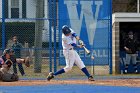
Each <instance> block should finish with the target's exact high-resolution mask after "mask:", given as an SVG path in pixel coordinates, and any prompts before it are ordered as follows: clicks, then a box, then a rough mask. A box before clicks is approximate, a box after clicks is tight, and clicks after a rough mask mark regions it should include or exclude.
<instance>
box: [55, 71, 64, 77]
mask: <svg viewBox="0 0 140 93" xmlns="http://www.w3.org/2000/svg"><path fill="white" fill-rule="evenodd" d="M62 73H65V71H64V69H60V70H59V71H57V72H55V73H54V75H55V76H56V75H58V74H62Z"/></svg>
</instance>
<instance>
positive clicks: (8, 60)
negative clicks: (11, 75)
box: [5, 59, 13, 68]
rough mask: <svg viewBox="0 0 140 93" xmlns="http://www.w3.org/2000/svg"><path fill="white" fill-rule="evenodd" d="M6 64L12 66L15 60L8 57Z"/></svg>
mask: <svg viewBox="0 0 140 93" xmlns="http://www.w3.org/2000/svg"><path fill="white" fill-rule="evenodd" d="M5 64H6V65H8V67H9V68H10V67H11V66H12V64H13V62H12V61H11V60H10V59H7V60H6V61H5Z"/></svg>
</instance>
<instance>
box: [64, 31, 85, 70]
mask: <svg viewBox="0 0 140 93" xmlns="http://www.w3.org/2000/svg"><path fill="white" fill-rule="evenodd" d="M70 30H71V34H70V35H69V36H65V35H64V34H62V46H63V54H64V56H65V60H66V67H64V70H65V72H68V71H69V70H71V69H72V67H73V65H74V63H75V64H76V65H77V66H78V67H79V68H80V69H82V68H84V67H85V65H84V63H83V61H82V60H81V58H80V56H79V55H78V53H77V52H76V51H75V50H74V49H73V46H72V45H71V44H72V43H75V44H76V38H75V37H73V36H72V34H73V33H75V32H74V31H73V30H72V29H71V28H70Z"/></svg>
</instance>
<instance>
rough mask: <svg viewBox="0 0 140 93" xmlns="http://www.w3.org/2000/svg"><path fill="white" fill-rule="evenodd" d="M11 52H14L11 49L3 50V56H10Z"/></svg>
mask: <svg viewBox="0 0 140 93" xmlns="http://www.w3.org/2000/svg"><path fill="white" fill-rule="evenodd" d="M13 52H14V50H13V49H5V50H4V51H3V55H6V54H10V53H13Z"/></svg>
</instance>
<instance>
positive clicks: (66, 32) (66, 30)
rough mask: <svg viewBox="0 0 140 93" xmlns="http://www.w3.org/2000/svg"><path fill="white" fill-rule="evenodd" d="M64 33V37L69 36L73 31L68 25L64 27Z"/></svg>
mask: <svg viewBox="0 0 140 93" xmlns="http://www.w3.org/2000/svg"><path fill="white" fill-rule="evenodd" d="M62 32H63V34H64V35H67V34H69V33H70V32H71V30H70V28H69V27H68V26H67V25H64V26H63V27H62Z"/></svg>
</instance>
